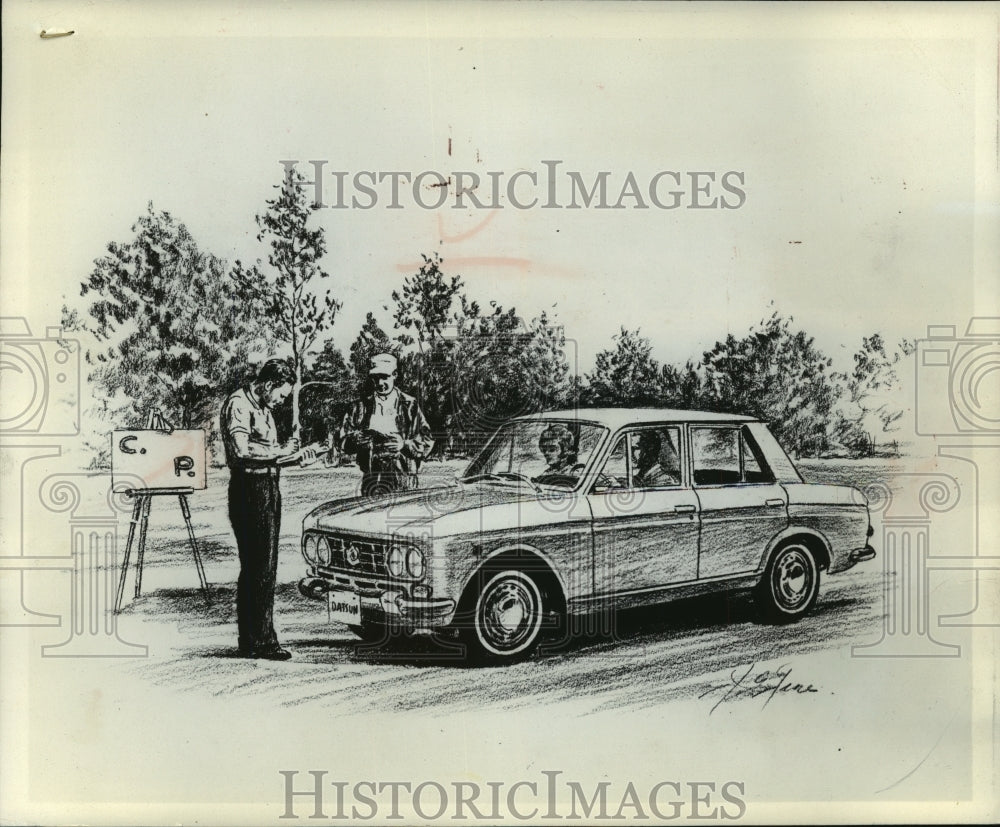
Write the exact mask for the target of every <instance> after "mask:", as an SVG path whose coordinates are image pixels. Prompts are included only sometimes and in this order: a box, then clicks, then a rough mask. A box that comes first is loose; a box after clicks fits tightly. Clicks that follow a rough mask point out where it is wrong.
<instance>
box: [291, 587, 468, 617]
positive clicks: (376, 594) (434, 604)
mask: <svg viewBox="0 0 1000 827" xmlns="http://www.w3.org/2000/svg"><path fill="white" fill-rule="evenodd" d="M334 588H339V587H338V586H337V585H336V584H333V583H330V582H329V581H328V580H324V579H323V578H322V577H304V578H302V579H301V580H300V581H299V592H300V593H301V594H303V595H304V596H305V597H308V598H310V599H312V600H320V601H325V600H326V593H327V592H328V591H330V589H334ZM358 594H359V595H360V596H361V608H362V612H363V613H365V614H368V613H370V612H373V613H375V614H381V615H384V616H385V617H386V618H387V619H388V618H395V619H397V620H406V621H412V622H414V623H419V624H426V623H433V622H435V621H436V620H444V619H446V618H448V617H449V616H450V615H451V614H452V613H453V612H454V611H455V601H454V600H451V599H449V598H439V599H436V600H432V599H416V598H411V597H406V596H405V595H404V594H403V593H402V592H396V591H372V590H367V589H365V590H360V591H358Z"/></svg>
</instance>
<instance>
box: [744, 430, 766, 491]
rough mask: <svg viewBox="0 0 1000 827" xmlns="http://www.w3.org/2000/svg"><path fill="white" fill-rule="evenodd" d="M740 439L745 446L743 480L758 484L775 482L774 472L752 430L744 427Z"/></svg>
mask: <svg viewBox="0 0 1000 827" xmlns="http://www.w3.org/2000/svg"><path fill="white" fill-rule="evenodd" d="M740 437H741V442H742V445H743V480H744V481H745V482H757V483H764V482H774V472H773V471H772V470H771V469H770V468H769V467H768V465H767V460H765V459H764V452H763V451H761V450H760V446H758V445H757V441H756V440H755V439H754V438H753V434H751V433H750V430H749V429H748V428H746V427H744V428H743V429H742V431H741V432H740Z"/></svg>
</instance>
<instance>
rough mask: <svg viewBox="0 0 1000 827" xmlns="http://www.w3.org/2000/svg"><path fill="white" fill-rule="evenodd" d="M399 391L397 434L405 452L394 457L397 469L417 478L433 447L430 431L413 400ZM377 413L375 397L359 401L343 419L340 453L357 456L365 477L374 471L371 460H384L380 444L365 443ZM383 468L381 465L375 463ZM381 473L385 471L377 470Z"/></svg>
mask: <svg viewBox="0 0 1000 827" xmlns="http://www.w3.org/2000/svg"><path fill="white" fill-rule="evenodd" d="M395 390H396V430H397V431H398V432H399V435H400V437H401V438H402V440H403V447H402V450H401V451H400V452H399V453H398V454H394V457H395V464H396V467H397V468H398V469H399V470H400V471H402V472H403V473H406V474H416V473H417V470H418V469H419V468H420V463H421V461H422V460H424V459H425V458H426V457H427V455H428V454H429V453H430V452H431V449H432V448H433V447H434V439H433V438H432V437H431V428H430V425H428V424H427V420H426V419H424V415H423V413H422V412H421V410H420V406H419V405H418V404H417V400H416V399H414V398H413V397H412V396H409V395H408V394H405V393H403V392H402V391H401V390H399V389H398V388H396V389H395ZM374 409H375V396H374V394H372V395H370V396H366V397H364V398H363V399H359V400H358V401H357V402H356V403H355V404H354V406H353V407H352V408H351V410H349V411H348V412H347V414H346V416H344V422H343V424H342V425H341V428H340V435H339V436H340V440H339V441H340V450H341V451H344V452H345V453H348V454H357V456H358V466H359V467H360V468H361V471H362V472H363V473H365V474H367V473H369V472H370V471H372V470H373V469H372V457H373V454H374V455H375V457H376V459H381V458H380V457H379V456H378V454H379V449H378V445H377V444H373V443H372V442H371V441H370V440H366V439H363V437H364V436H365V435H366V431H367V429H368V427H369V425H370V424H371V419H372V412H373V411H374ZM376 464H381V463H376ZM376 470H382V469H376Z"/></svg>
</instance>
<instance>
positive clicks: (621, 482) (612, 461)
mask: <svg viewBox="0 0 1000 827" xmlns="http://www.w3.org/2000/svg"><path fill="white" fill-rule="evenodd" d="M626 442H627V440H626V438H625V437H620V438H619V439H618V441H617V442H616V443H615V447H614V448H612V449H611V453H610V454H608V458H607V459H606V460H605V461H604V467H603V468H602V469H601V473H600V474H598V475H597V480H596V481H595V482H594V487H595V488H598V487H599V488H628V456H627V452H626V450H625V445H626Z"/></svg>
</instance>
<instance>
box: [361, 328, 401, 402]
mask: <svg viewBox="0 0 1000 827" xmlns="http://www.w3.org/2000/svg"><path fill="white" fill-rule="evenodd" d="M399 347H400V346H399V343H398V342H395V341H393V340H392V339H390V338H389V334H388V333H386V332H385V331H384V330H383V329H382V328H381V327H380V326H379V323H378V322H377V321H375V316H374V314H372V313H371V312H369V313H368V315H367V317H366V318H365V323H364V324H363V325H361V331H360V332H359V333H358V337H357V338H356V339H355V340H354V343H353V344H352V345H351V365H352V366H353V368H354V374H355V377H356V378H357V383H358V386H359V387H361V386H362V385H364V382H365V381H366V380H367V378H368V369H369V368H370V367H371V363H372V356H374V355H375V354H377V353H392V354H394V355H396V356H398V355H399Z"/></svg>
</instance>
